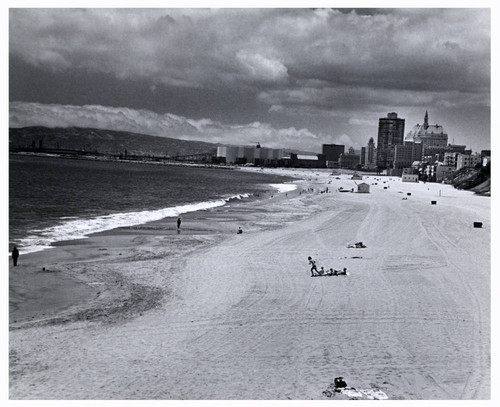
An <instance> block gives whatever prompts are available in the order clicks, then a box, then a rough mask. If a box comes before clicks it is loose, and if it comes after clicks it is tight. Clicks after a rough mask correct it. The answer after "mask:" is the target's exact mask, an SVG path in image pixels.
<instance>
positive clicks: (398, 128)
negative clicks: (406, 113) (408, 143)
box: [377, 112, 405, 168]
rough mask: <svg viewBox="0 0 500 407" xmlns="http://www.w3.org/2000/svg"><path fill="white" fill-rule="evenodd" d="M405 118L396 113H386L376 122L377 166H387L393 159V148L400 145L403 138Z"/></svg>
mask: <svg viewBox="0 0 500 407" xmlns="http://www.w3.org/2000/svg"><path fill="white" fill-rule="evenodd" d="M404 131H405V119H400V118H398V114H397V113H394V112H392V113H387V117H382V118H380V119H379V122H378V139H377V166H378V167H379V168H388V167H390V166H392V162H393V160H394V149H395V146H397V145H402V144H403V140H404Z"/></svg>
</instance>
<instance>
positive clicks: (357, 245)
mask: <svg viewBox="0 0 500 407" xmlns="http://www.w3.org/2000/svg"><path fill="white" fill-rule="evenodd" d="M347 247H348V248H349V249H364V248H365V247H366V246H365V245H364V244H363V242H357V243H354V244H350V245H349V246H347Z"/></svg>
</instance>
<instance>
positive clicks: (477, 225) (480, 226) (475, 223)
mask: <svg viewBox="0 0 500 407" xmlns="http://www.w3.org/2000/svg"><path fill="white" fill-rule="evenodd" d="M474 227H475V228H482V227H483V222H474Z"/></svg>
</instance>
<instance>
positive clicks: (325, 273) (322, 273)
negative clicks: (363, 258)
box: [307, 256, 347, 277]
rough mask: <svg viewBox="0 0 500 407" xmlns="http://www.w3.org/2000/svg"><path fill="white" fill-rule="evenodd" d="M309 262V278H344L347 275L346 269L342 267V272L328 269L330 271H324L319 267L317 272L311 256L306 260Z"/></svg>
mask: <svg viewBox="0 0 500 407" xmlns="http://www.w3.org/2000/svg"><path fill="white" fill-rule="evenodd" d="M307 260H309V265H310V266H311V277H316V276H345V275H347V268H346V267H344V269H343V270H335V269H332V268H331V269H330V270H325V269H324V268H323V267H321V268H320V269H319V270H318V268H317V267H316V260H313V259H312V257H311V256H309V257H308V258H307Z"/></svg>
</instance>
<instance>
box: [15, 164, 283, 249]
mask: <svg viewBox="0 0 500 407" xmlns="http://www.w3.org/2000/svg"><path fill="white" fill-rule="evenodd" d="M288 181H290V178H285V177H282V176H277V175H269V174H261V173H257V172H244V171H237V170H232V169H221V168H201V167H194V166H170V165H160V164H157V165H155V164H146V163H134V162H116V161H95V160H94V161H93V160H77V159H64V158H58V157H39V156H23V155H11V156H10V157H9V246H10V247H9V250H10V249H11V248H12V246H13V245H16V246H17V247H18V248H20V250H21V251H22V252H23V253H28V252H33V251H39V250H44V249H47V248H50V247H52V246H51V244H52V243H55V242H58V241H64V240H73V239H79V238H83V237H86V236H88V235H89V234H91V233H96V232H102V231H105V230H110V229H114V228H117V227H124V226H133V225H138V224H143V223H146V222H150V221H154V220H159V219H162V218H166V217H172V216H178V215H180V214H182V213H187V212H192V211H197V210H205V209H208V208H214V207H217V206H222V205H225V204H227V203H228V202H229V201H231V200H233V199H240V200H249V199H250V198H251V197H253V196H255V195H260V194H261V193H264V192H265V191H266V190H273V189H274V190H275V189H278V191H284V190H287V188H286V187H283V184H284V183H286V182H288Z"/></svg>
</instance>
